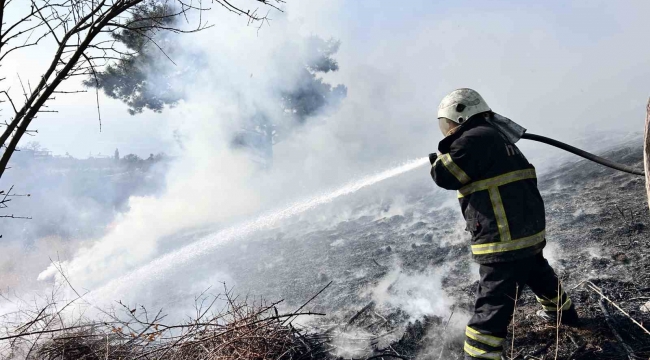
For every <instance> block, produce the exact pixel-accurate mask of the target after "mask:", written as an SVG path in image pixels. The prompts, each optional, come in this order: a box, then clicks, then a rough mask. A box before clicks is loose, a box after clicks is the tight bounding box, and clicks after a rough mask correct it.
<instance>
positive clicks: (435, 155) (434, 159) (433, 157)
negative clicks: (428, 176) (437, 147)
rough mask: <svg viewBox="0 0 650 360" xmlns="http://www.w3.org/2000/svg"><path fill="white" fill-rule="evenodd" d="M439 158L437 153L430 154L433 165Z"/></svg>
mask: <svg viewBox="0 0 650 360" xmlns="http://www.w3.org/2000/svg"><path fill="white" fill-rule="evenodd" d="M437 158H438V154H436V153H431V154H429V162H430V163H431V165H433V163H434V162H435V161H436V159H437Z"/></svg>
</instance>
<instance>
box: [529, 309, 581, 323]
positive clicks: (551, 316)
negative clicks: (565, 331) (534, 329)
mask: <svg viewBox="0 0 650 360" xmlns="http://www.w3.org/2000/svg"><path fill="white" fill-rule="evenodd" d="M560 314H561V315H560V322H561V323H562V324H564V325H567V326H573V327H575V326H579V325H580V317H579V316H578V312H577V311H576V308H575V305H573V304H571V307H569V308H568V309H567V310H561V311H560ZM537 316H539V317H540V318H542V320H544V321H546V322H548V323H552V324H557V316H558V312H557V311H544V310H538V311H537Z"/></svg>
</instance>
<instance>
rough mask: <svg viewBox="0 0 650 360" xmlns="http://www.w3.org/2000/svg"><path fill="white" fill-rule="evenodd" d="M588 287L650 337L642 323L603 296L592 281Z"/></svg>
mask: <svg viewBox="0 0 650 360" xmlns="http://www.w3.org/2000/svg"><path fill="white" fill-rule="evenodd" d="M587 287H589V288H590V289H591V290H592V291H594V292H595V293H597V294H598V295H600V296H601V297H602V298H603V299H605V300H607V301H609V303H610V304H612V305H613V306H614V307H615V308H617V309H618V310H619V311H620V312H622V313H623V314H624V315H625V316H626V317H627V318H628V319H630V320H631V321H632V322H633V323H635V324H636V325H638V326H639V327H640V328H641V329H642V330H643V331H645V333H646V334H648V335H650V331H648V329H646V328H645V327H643V325H642V324H641V323H639V322H638V321H636V320H634V319H633V318H632V317H631V316H630V314H628V313H627V312H626V311H625V310H623V309H621V307H620V306H618V305H616V303H615V302H613V301H612V300H610V299H609V298H608V297H607V296H605V294H603V292H602V291H601V290H600V288H599V287H598V286H596V285H595V284H594V283H592V282H591V281H587Z"/></svg>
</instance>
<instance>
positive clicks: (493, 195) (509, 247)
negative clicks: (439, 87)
mask: <svg viewBox="0 0 650 360" xmlns="http://www.w3.org/2000/svg"><path fill="white" fill-rule="evenodd" d="M495 116H499V115H497V114H495V113H493V112H492V111H491V109H490V107H489V106H488V105H487V104H486V102H485V101H484V100H483V98H482V97H481V95H479V94H478V93H477V92H476V91H474V90H471V89H458V90H455V91H453V92H452V93H450V94H449V95H447V96H446V97H445V98H444V99H443V100H442V102H441V103H440V107H439V108H438V119H439V123H440V130H441V131H442V133H443V135H444V136H445V137H444V138H443V139H442V141H440V143H439V145H438V153H437V154H436V153H434V154H431V155H429V160H430V161H431V176H432V177H433V181H435V183H436V184H437V185H438V186H440V187H442V188H444V189H448V190H457V191H458V199H459V201H460V207H461V210H462V212H463V216H464V218H465V223H466V226H467V227H466V230H467V231H469V232H471V234H472V240H471V242H472V243H471V250H472V257H473V259H474V260H475V261H476V262H477V263H478V264H479V265H480V281H479V285H478V290H477V294H476V303H475V305H474V315H473V316H472V318H471V319H470V321H469V323H468V324H467V327H466V329H465V336H466V338H465V346H464V349H465V358H466V359H501V354H502V350H503V342H504V340H505V337H506V334H507V329H508V324H509V323H510V320H511V317H512V314H513V312H514V308H515V299H518V298H519V296H520V294H521V291H522V289H523V288H524V287H525V286H526V285H527V286H529V287H530V289H531V290H532V291H533V292H534V293H535V295H536V298H537V301H538V302H539V303H540V304H541V306H542V310H539V311H538V312H537V315H539V316H540V317H542V318H543V319H544V320H546V321H549V322H557V320H558V317H559V319H560V321H561V322H562V323H563V324H567V325H573V326H575V325H577V324H578V320H579V319H578V314H577V312H576V310H575V306H574V305H573V303H572V302H571V299H570V298H569V296H568V295H567V294H566V292H565V291H564V290H563V289H562V286H561V285H560V284H559V280H558V278H557V275H556V274H555V272H554V271H553V269H552V268H551V266H550V265H549V264H548V262H547V261H546V259H545V258H544V255H543V253H542V250H543V248H544V246H545V245H546V233H545V225H546V220H545V211H544V202H543V200H542V197H541V195H540V193H539V190H538V189H537V178H536V174H535V167H534V166H533V165H531V164H530V163H529V162H528V160H526V158H525V157H524V155H523V154H522V153H521V151H520V150H519V149H518V148H517V146H515V144H514V143H512V142H511V141H510V140H509V138H508V136H506V135H504V133H502V132H501V131H499V130H498V127H495V126H494V125H493V124H495V122H494V121H491V120H492V119H494V117H495Z"/></svg>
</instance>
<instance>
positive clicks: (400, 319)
mask: <svg viewBox="0 0 650 360" xmlns="http://www.w3.org/2000/svg"><path fill="white" fill-rule="evenodd" d="M602 155H603V156H604V157H606V158H608V159H612V160H614V161H617V162H621V163H624V164H628V165H632V166H635V167H637V168H642V160H643V154H642V149H641V147H640V146H638V145H634V146H626V147H622V148H618V149H614V150H611V151H609V152H606V153H604V154H602ZM416 172H417V174H415V173H416ZM416 172H413V173H411V174H408V175H405V176H401V177H399V178H396V179H391V180H389V181H387V182H386V183H384V184H381V186H376V187H373V188H371V189H365V190H363V191H361V192H360V193H357V194H355V195H354V196H352V197H349V198H346V199H344V200H341V201H337V202H335V203H332V204H329V205H327V206H323V207H319V208H318V209H316V210H313V211H311V212H310V213H307V214H304V215H301V216H300V217H297V218H293V219H290V220H288V221H286V222H285V223H283V224H281V225H280V226H278V227H277V228H275V229H272V230H269V231H265V232H262V233H258V234H256V236H254V239H250V240H249V241H247V242H245V243H242V242H238V243H232V244H229V245H226V246H224V248H223V249H222V251H220V252H219V254H216V255H215V256H213V257H211V259H210V260H209V262H210V263H211V264H212V266H215V264H216V265H217V266H219V268H226V269H229V272H230V275H231V276H232V278H233V279H234V281H235V286H236V287H237V288H238V289H239V291H250V292H251V293H253V294H258V295H263V296H265V297H267V298H271V299H273V298H278V299H285V300H286V306H287V309H288V310H290V309H295V308H297V307H299V306H300V305H302V304H303V303H304V302H306V301H307V300H309V299H310V298H311V297H312V296H313V295H314V294H316V293H317V292H318V291H319V290H321V289H322V288H323V287H325V286H326V285H327V284H328V283H330V282H331V285H330V286H329V287H328V288H327V289H326V290H325V291H323V293H322V294H320V295H319V296H318V297H317V298H315V299H314V300H313V301H311V302H309V303H308V305H307V309H309V310H312V311H315V312H326V313H327V314H328V315H327V316H326V317H324V318H319V319H298V320H297V321H296V326H304V327H307V328H310V329H312V330H313V331H318V332H321V333H323V334H324V338H325V339H326V348H327V350H328V351H327V352H324V353H322V354H320V355H319V356H323V357H332V358H337V357H338V358H346V359H351V358H360V359H362V358H368V357H371V356H374V355H378V354H386V355H385V358H387V359H388V358H390V356H389V355H388V354H393V355H398V356H401V357H403V358H409V359H411V358H413V359H415V358H418V359H429V358H432V359H461V358H462V356H463V350H462V346H463V341H464V327H465V324H466V321H467V320H468V318H469V316H470V314H471V309H472V308H473V302H474V292H475V289H476V287H477V280H478V266H477V265H475V264H473V262H472V260H471V256H470V253H469V235H468V234H466V233H465V232H464V231H463V223H462V218H461V214H460V211H459V209H458V205H457V203H456V200H455V194H453V192H444V191H441V190H439V189H436V188H435V185H434V184H433V182H432V181H431V179H430V178H429V177H428V174H427V172H426V170H422V171H416ZM539 179H540V180H539V187H540V190H541V191H542V195H543V197H544V200H545V203H546V211H547V224H548V225H547V233H548V242H549V245H548V246H547V248H546V249H545V251H544V252H545V256H546V257H547V258H548V259H549V261H550V262H551V265H552V266H553V267H554V268H555V269H556V271H557V272H558V273H559V275H560V277H561V279H562V281H563V284H564V286H565V288H566V289H567V290H568V291H569V293H570V295H571V297H572V299H573V301H574V302H575V304H576V306H577V309H578V312H579V314H580V315H581V317H582V318H583V319H584V325H583V326H582V327H581V328H579V329H574V328H568V327H564V326H561V327H560V328H559V330H558V329H557V327H556V326H554V325H547V324H545V323H543V322H542V321H541V320H539V319H537V318H536V316H535V312H536V311H537V310H538V309H539V305H538V304H537V302H536V301H535V298H534V296H533V294H532V293H531V292H530V291H529V290H526V291H525V292H524V294H523V296H522V298H521V299H518V306H517V310H516V313H515V321H514V330H512V328H511V332H510V335H509V338H508V339H507V340H506V343H507V344H508V346H507V348H508V350H507V353H508V356H509V358H512V359H526V358H528V359H544V358H545V359H549V358H550V359H554V358H557V359H624V358H635V357H637V358H644V359H647V358H648V357H649V356H650V335H648V334H647V333H645V332H644V330H643V329H642V328H641V327H640V326H639V325H637V324H634V323H633V322H632V320H631V319H635V320H636V321H637V322H638V323H639V324H648V323H650V308H644V306H646V305H645V304H647V306H648V307H650V304H648V301H649V300H650V261H649V260H648V256H649V255H650V237H649V236H648V235H649V234H650V228H649V226H650V214H649V212H648V206H647V201H646V198H645V189H644V182H643V178H642V177H640V176H635V175H629V174H626V173H622V172H618V171H615V170H611V169H609V168H605V167H603V166H600V165H597V164H594V163H591V162H587V161H575V162H571V163H567V164H565V165H563V166H561V167H559V168H556V169H554V170H551V171H546V172H542V173H540V174H539ZM597 291H600V292H602V295H604V296H606V297H607V298H609V299H610V300H611V301H613V302H614V303H615V304H616V305H617V306H618V307H620V308H621V309H622V310H624V311H625V312H627V313H628V315H629V317H628V316H627V315H624V314H623V313H622V312H621V311H620V309H617V308H615V307H614V306H613V305H612V304H611V303H610V302H609V301H608V300H603V297H602V296H601V295H600V294H598V293H597ZM298 323H299V324H300V325H298ZM644 326H645V327H646V328H650V326H646V325H644Z"/></svg>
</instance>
